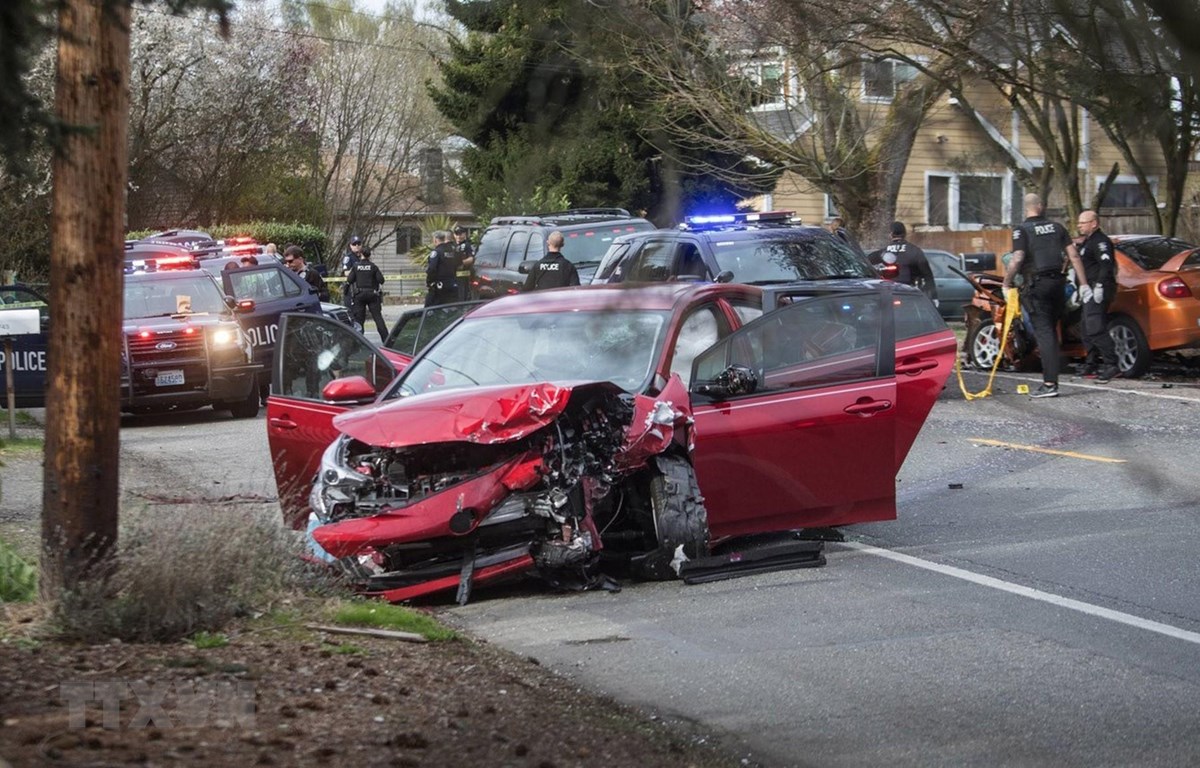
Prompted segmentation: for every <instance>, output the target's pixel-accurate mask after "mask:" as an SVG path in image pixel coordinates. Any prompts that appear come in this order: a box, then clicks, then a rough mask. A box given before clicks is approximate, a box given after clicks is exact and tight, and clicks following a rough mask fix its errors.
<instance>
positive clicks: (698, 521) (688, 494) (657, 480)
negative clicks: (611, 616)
mask: <svg viewBox="0 0 1200 768" xmlns="http://www.w3.org/2000/svg"><path fill="white" fill-rule="evenodd" d="M656 463H657V465H658V472H656V473H655V474H654V475H653V477H651V479H650V512H651V515H652V517H653V521H654V536H655V540H656V541H657V542H658V548H657V549H656V550H655V552H654V553H653V554H652V556H651V557H650V558H648V560H649V561H650V562H647V563H646V565H651V567H648V568H643V569H642V573H641V575H642V576H643V577H644V578H650V579H673V578H676V574H675V572H674V570H672V569H671V568H670V562H671V560H672V559H673V558H674V557H675V552H676V550H677V549H678V548H679V547H680V546H682V547H683V553H684V554H685V555H687V556H688V557H689V558H696V557H704V556H706V555H707V554H708V511H707V510H706V509H705V508H704V497H703V496H701V495H700V486H699V484H697V482H696V471H695V470H694V469H693V468H692V465H691V464H690V463H689V462H688V461H687V460H686V459H683V458H681V457H678V456H659V457H658V458H657V459H656Z"/></svg>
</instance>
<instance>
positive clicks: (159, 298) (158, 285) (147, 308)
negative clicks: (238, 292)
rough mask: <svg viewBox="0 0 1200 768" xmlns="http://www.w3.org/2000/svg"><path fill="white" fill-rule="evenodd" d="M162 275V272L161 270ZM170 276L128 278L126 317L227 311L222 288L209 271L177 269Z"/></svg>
mask: <svg viewBox="0 0 1200 768" xmlns="http://www.w3.org/2000/svg"><path fill="white" fill-rule="evenodd" d="M159 274H162V273H159ZM170 274H171V277H170V278H169V279H163V278H157V277H155V278H150V279H139V278H138V277H137V276H136V275H135V276H132V277H127V278H126V279H125V290H124V299H125V304H124V316H125V318H126V319H132V318H138V317H167V316H169V315H178V314H188V313H207V314H214V315H218V314H221V313H223V312H228V311H229V308H228V307H227V306H225V297H224V296H223V295H222V294H221V289H220V288H218V287H217V284H216V283H215V282H214V281H213V279H212V276H210V275H209V274H208V273H207V272H204V271H201V270H197V271H195V272H183V271H180V272H174V271H172V272H171V273H170Z"/></svg>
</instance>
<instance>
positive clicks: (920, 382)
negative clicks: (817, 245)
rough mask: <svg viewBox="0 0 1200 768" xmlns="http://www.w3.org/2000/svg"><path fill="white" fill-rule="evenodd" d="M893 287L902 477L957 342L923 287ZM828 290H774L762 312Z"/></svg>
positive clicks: (769, 292)
mask: <svg viewBox="0 0 1200 768" xmlns="http://www.w3.org/2000/svg"><path fill="white" fill-rule="evenodd" d="M960 274H961V273H960ZM891 288H892V322H893V326H894V327H895V339H896V389H897V408H898V410H897V411H896V466H895V469H894V470H893V473H899V472H900V466H901V465H902V464H904V459H905V458H906V457H907V456H908V451H909V449H911V448H912V445H913V442H914V441H915V440H916V439H917V434H918V433H919V432H920V431H921V427H922V426H924V424H925V419H926V418H927V417H928V416H929V411H930V410H932V408H933V404H934V402H936V401H937V399H938V396H939V395H940V394H941V393H942V390H943V389H945V387H946V380H947V379H948V378H950V374H952V373H953V372H954V359H955V357H956V356H957V355H958V338H957V337H956V336H955V335H954V331H952V330H950V328H949V327H948V326H947V325H946V321H945V320H944V319H943V318H942V316H941V314H940V313H939V312H938V308H937V307H935V306H934V304H933V302H932V301H930V300H929V297H927V296H926V295H925V294H924V293H922V292H921V291H920V290H919V289H917V288H910V287H908V286H901V285H897V284H893V285H892V286H891ZM829 290H830V289H828V288H823V287H821V286H803V287H798V286H773V287H771V288H767V289H764V291H763V309H764V310H765V311H767V312H770V311H771V310H773V309H776V308H778V307H780V306H783V305H784V302H788V301H794V300H795V299H797V298H799V297H804V296H819V295H823V294H825V293H828V291H829Z"/></svg>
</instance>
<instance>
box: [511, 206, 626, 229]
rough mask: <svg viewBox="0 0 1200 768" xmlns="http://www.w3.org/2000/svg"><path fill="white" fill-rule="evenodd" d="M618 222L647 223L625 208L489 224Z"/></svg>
mask: <svg viewBox="0 0 1200 768" xmlns="http://www.w3.org/2000/svg"><path fill="white" fill-rule="evenodd" d="M618 221H646V219H643V218H641V217H639V216H634V215H633V214H632V213H630V212H629V211H627V210H625V209H624V208H572V209H570V210H566V211H552V212H550V213H531V214H512V215H507V216H496V217H495V218H493V219H492V220H491V221H490V222H488V226H489V227H494V226H522V225H529V226H535V227H568V226H573V225H579V226H591V225H595V224H600V223H609V222H618ZM647 223H649V222H647Z"/></svg>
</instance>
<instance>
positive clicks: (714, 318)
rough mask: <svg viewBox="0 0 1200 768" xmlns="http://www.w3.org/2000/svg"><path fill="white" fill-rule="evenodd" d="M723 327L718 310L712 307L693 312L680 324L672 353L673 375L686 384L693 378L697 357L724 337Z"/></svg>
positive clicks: (708, 306)
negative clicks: (694, 363)
mask: <svg viewBox="0 0 1200 768" xmlns="http://www.w3.org/2000/svg"><path fill="white" fill-rule="evenodd" d="M722 325H723V324H722V323H721V321H720V316H719V315H718V314H717V308H716V307H714V306H712V305H707V306H703V307H700V308H698V309H696V310H693V311H692V313H691V314H690V315H688V316H687V317H686V318H684V320H683V323H681V324H680V326H679V335H678V336H676V337H675V347H674V349H673V350H672V352H671V373H678V374H679V378H681V379H683V382H684V384H687V383H688V380H689V379H690V378H691V375H692V362H693V361H694V360H695V359H696V355H698V354H700V353H701V352H703V351H704V350H706V349H708V348H709V347H711V346H712V345H713V344H716V343H717V340H718V339H720V338H721V336H722V335H723V334H722V332H721V331H722V327H721V326H722Z"/></svg>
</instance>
